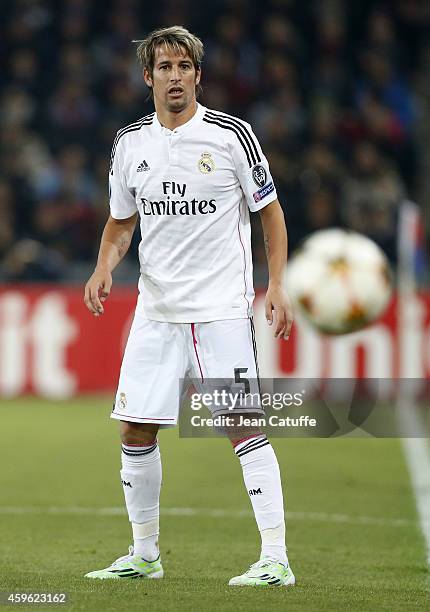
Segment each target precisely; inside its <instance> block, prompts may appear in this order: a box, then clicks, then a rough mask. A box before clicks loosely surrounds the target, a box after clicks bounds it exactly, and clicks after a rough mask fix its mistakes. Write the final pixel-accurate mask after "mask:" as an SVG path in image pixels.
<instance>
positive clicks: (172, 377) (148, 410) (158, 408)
mask: <svg viewBox="0 0 430 612" xmlns="http://www.w3.org/2000/svg"><path fill="white" fill-rule="evenodd" d="M223 383H225V386H223V388H228V390H229V391H232V392H235V393H237V392H238V391H239V392H241V391H242V392H243V391H245V392H246V393H248V394H250V395H251V396H252V397H253V398H254V399H253V400H251V401H250V402H248V403H243V404H241V406H242V409H241V410H240V412H254V413H256V412H257V413H260V414H261V413H263V412H264V411H263V410H262V408H261V407H260V401H259V400H255V397H256V395H258V393H259V381H258V362H257V351H256V344H255V333H254V324H253V321H252V319H229V320H222V321H210V322H207V323H168V322H161V321H151V320H148V319H146V318H144V317H143V316H142V315H141V314H140V313H139V312H136V313H135V316H134V320H133V324H132V326H131V330H130V335H129V337H128V341H127V346H126V349H125V352H124V357H123V361H122V366H121V372H120V377H119V383H118V389H117V393H116V397H115V403H114V407H113V410H112V414H111V417H112V418H113V419H118V420H121V421H130V422H132V423H159V424H160V426H162V427H172V426H174V425H176V424H177V422H178V416H179V411H180V408H181V404H182V402H183V401H184V400H185V398H186V396H187V394H188V390H189V388H190V386H191V385H193V386H194V390H195V391H196V392H198V393H201V394H204V393H211V392H212V393H213V390H214V389H215V388H216V389H219V388H220V384H223ZM204 403H205V402H204ZM206 405H207V407H208V408H209V410H210V411H211V413H212V414H213V415H215V414H216V413H217V412H218V413H219V412H220V411H221V412H225V406H224V409H223V408H222V407H220V405H219V404H218V405H214V404H212V405H208V404H206ZM235 408H237V405H236V406H235Z"/></svg>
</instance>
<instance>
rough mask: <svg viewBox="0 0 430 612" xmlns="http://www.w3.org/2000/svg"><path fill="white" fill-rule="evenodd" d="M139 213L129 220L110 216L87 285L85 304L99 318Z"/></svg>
mask: <svg viewBox="0 0 430 612" xmlns="http://www.w3.org/2000/svg"><path fill="white" fill-rule="evenodd" d="M136 221H137V213H136V214H135V215H133V216H132V217H129V218H128V219H114V218H113V217H112V216H109V219H108V220H107V223H106V225H105V228H104V230H103V235H102V239H101V242H100V249H99V255H98V259H97V265H96V268H95V270H94V272H93V274H92V276H91V278H90V279H89V281H88V282H87V284H86V285H85V294H84V302H85V304H86V306H87V308H88V310H89V311H90V312H92V313H93V315H94V316H96V317H98V316H100V315H101V314H103V312H104V308H103V304H102V302H104V301H105V300H106V299H107V297H108V296H109V293H110V290H111V287H112V271H113V270H114V269H115V268H116V266H117V265H118V264H119V262H120V261H121V259H122V258H123V257H124V255H125V254H126V253H127V251H128V249H129V247H130V244H131V239H132V237H133V232H134V228H135V227H136Z"/></svg>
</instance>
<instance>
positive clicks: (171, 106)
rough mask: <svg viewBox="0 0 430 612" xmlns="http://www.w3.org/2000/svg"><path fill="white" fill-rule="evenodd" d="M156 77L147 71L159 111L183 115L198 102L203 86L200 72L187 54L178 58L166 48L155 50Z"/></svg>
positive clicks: (146, 75)
mask: <svg viewBox="0 0 430 612" xmlns="http://www.w3.org/2000/svg"><path fill="white" fill-rule="evenodd" d="M154 59H155V61H154V70H153V73H152V76H151V75H150V74H149V72H148V71H147V70H145V71H144V73H143V76H144V79H145V82H146V84H147V85H148V86H149V87H152V91H153V94H154V102H155V105H156V107H157V106H162V107H164V108H165V110H167V111H169V112H171V113H179V112H181V111H183V110H184V109H186V108H187V107H188V106H189V105H190V104H191V103H193V102H195V99H196V85H198V83H199V82H200V70H197V71H196V69H195V67H194V64H193V62H192V60H191V58H190V57H189V55H188V54H187V53H186V52H185V50H184V53H183V54H180V55H177V54H176V53H175V51H174V50H173V49H171V48H169V47H167V46H166V45H160V46H158V47H157V48H156V49H155V58H154Z"/></svg>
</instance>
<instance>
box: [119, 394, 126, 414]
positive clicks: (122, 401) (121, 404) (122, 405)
mask: <svg viewBox="0 0 430 612" xmlns="http://www.w3.org/2000/svg"><path fill="white" fill-rule="evenodd" d="M118 403H119V410H125V409H126V408H127V397H126V395H125V393H120V394H119V400H118Z"/></svg>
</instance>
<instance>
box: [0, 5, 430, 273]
mask: <svg viewBox="0 0 430 612" xmlns="http://www.w3.org/2000/svg"><path fill="white" fill-rule="evenodd" d="M173 24H183V25H185V26H186V27H188V28H189V29H190V30H191V31H193V32H195V33H196V34H197V35H199V36H200V37H201V38H202V39H203V41H204V43H205V47H206V56H205V61H204V65H203V88H204V94H203V97H202V99H201V101H202V103H203V104H205V105H207V106H210V107H213V108H216V109H218V110H222V111H225V112H228V113H232V114H236V115H238V116H239V117H242V118H244V119H246V120H248V121H249V122H250V123H251V124H252V125H253V127H254V130H255V132H256V134H257V135H258V137H259V139H260V141H261V143H262V145H263V148H264V150H265V152H266V155H267V156H268V158H269V161H270V163H271V167H272V173H273V175H274V177H275V181H276V185H277V188H278V194H279V198H280V201H281V203H282V205H283V206H284V209H285V213H286V218H287V223H288V228H289V235H290V243H291V246H292V247H294V246H295V245H297V244H298V242H299V241H300V240H301V239H302V238H303V237H304V236H305V235H306V234H307V233H309V232H311V231H313V230H316V229H318V228H324V227H326V226H331V225H343V226H347V227H351V228H354V229H357V230H358V231H362V232H364V233H366V234H368V235H370V236H371V237H373V238H374V239H375V240H376V241H377V242H378V243H379V244H380V245H381V246H382V247H383V248H384V249H385V251H386V252H387V254H388V255H389V257H390V258H391V259H392V260H394V259H395V234H396V213H397V210H398V206H399V203H400V202H401V200H402V199H404V198H406V197H409V198H412V199H415V200H417V201H418V202H419V201H420V199H421V200H422V194H423V187H422V184H423V181H422V177H423V175H425V163H424V161H425V160H426V159H427V157H428V156H429V155H430V153H429V152H428V151H427V149H428V147H429V144H428V142H427V139H426V138H425V131H424V132H422V131H421V128H420V130H418V129H417V124H420V125H421V122H422V121H424V119H425V114H426V111H425V106H426V103H427V102H428V100H427V99H426V85H425V80H426V78H427V77H428V65H429V60H430V43H429V42H427V41H429V40H430V38H429V36H428V34H429V31H430V3H429V2H428V1H426V0H391V1H390V2H386V3H382V4H381V3H380V2H375V1H372V2H369V1H367V2H366V1H364V0H363V1H362V0H360V1H359V0H356V1H352V2H347V1H346V0H345V1H342V0H322V1H320V0H308V1H303V0H298V1H296V0H261V1H259V2H258V3H256V2H253V1H249V2H248V1H245V0H224V1H222V0H212V2H209V3H204V4H202V3H197V2H192V1H191V0H172V1H164V2H158V3H154V2H151V3H149V2H145V1H143V0H103V1H98V0H92V1H90V0H1V3H0V47H1V54H0V56H1V60H0V61H1V72H0V80H1V96H0V121H1V136H0V157H1V164H0V215H1V223H0V278H1V279H2V280H34V279H38V280H60V279H69V280H70V279H76V280H77V279H78V278H79V277H80V276H86V274H87V271H88V268H89V267H90V266H91V265H92V264H93V262H94V259H95V256H96V252H97V247H98V242H99V236H100V232H101V228H102V226H103V224H104V222H105V219H106V216H107V214H108V205H107V166H108V159H109V152H110V147H111V144H112V141H113V138H114V135H115V132H116V131H117V130H118V129H119V128H120V127H123V126H124V125H126V124H128V123H131V122H133V121H134V120H136V119H137V118H139V117H141V116H143V115H145V114H146V113H149V112H152V110H153V108H152V104H151V102H150V101H148V100H147V99H146V98H147V91H146V89H145V86H144V83H143V80H142V78H141V74H140V68H139V66H138V64H137V62H136V60H135V45H134V44H132V43H131V41H132V40H133V39H139V38H142V37H143V36H144V35H145V34H146V33H147V32H149V31H150V30H151V29H153V28H154V27H158V26H163V25H173ZM426 38H427V41H426ZM427 89H428V87H427ZM424 123H425V122H424ZM423 160H424V161H423ZM255 217H256V218H255V219H253V223H254V225H255V232H256V233H255V240H254V250H255V261H256V265H257V268H258V265H259V264H263V263H264V261H265V257H264V249H263V246H262V241H261V236H260V234H259V229H258V216H257V215H256V216H255ZM133 271H134V272H133V273H134V274H135V272H136V270H135V268H133Z"/></svg>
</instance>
